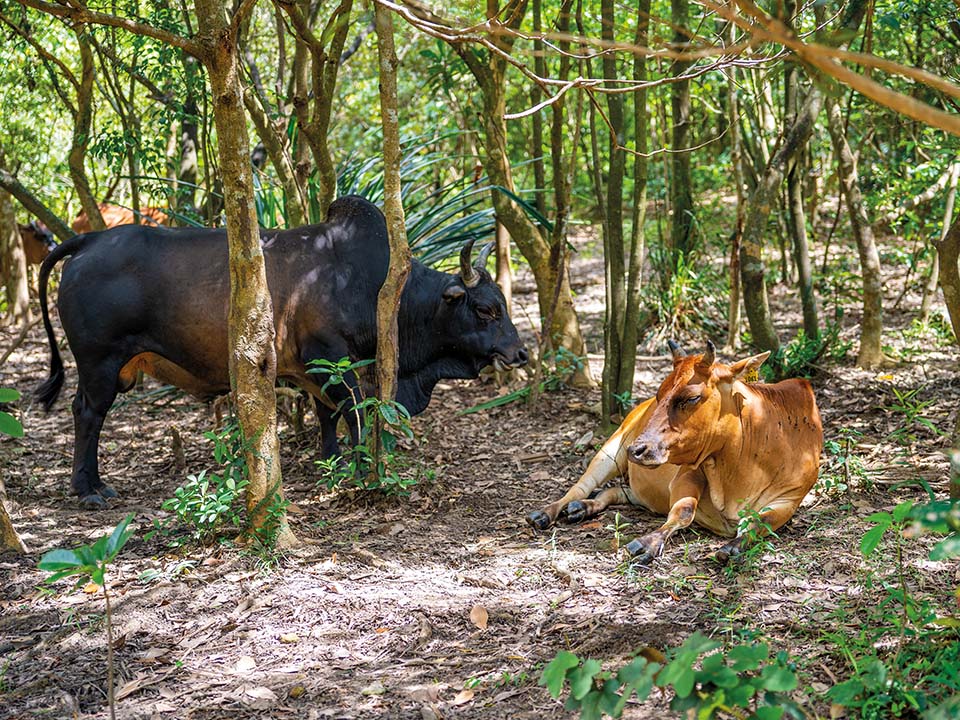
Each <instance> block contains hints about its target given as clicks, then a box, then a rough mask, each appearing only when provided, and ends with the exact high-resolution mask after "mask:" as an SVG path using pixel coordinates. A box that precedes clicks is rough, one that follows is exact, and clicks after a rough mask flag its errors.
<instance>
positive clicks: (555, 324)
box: [453, 0, 593, 385]
mask: <svg viewBox="0 0 960 720" xmlns="http://www.w3.org/2000/svg"><path fill="white" fill-rule="evenodd" d="M526 4H527V3H526V0H510V2H509V3H508V4H507V6H506V7H505V8H504V10H503V12H502V13H500V14H499V16H498V17H503V18H507V19H508V20H509V22H510V24H511V26H519V23H520V20H521V19H522V17H523V14H524V11H525V9H526ZM487 6H488V7H487V13H488V16H491V17H492V15H491V13H493V14H494V15H495V14H496V10H497V8H496V3H495V2H488V4H487ZM494 39H495V41H496V42H497V43H498V44H499V45H500V46H501V50H502V51H503V52H506V53H509V51H510V49H511V47H512V40H510V38H509V36H504V35H500V36H496V37H495V38H494ZM453 47H454V49H455V50H456V51H457V53H458V54H459V55H460V57H461V58H462V59H463V61H464V62H465V63H466V65H467V67H468V68H469V69H470V72H471V74H472V75H473V76H474V78H475V79H476V81H477V84H478V86H479V88H480V93H481V98H482V101H483V106H482V109H481V113H480V114H481V116H482V117H481V121H482V123H483V135H484V142H483V146H484V154H483V158H482V159H483V166H484V170H485V171H486V173H487V177H488V178H489V181H490V184H491V185H492V186H494V187H497V186H499V187H503V188H506V189H507V190H508V191H509V192H511V193H512V192H514V189H515V188H514V183H513V172H512V170H511V168H510V156H509V153H508V152H507V124H506V120H504V114H505V113H506V69H507V63H506V61H505V60H504V59H503V58H502V57H501V56H499V55H495V54H493V53H487V55H486V57H484V58H481V56H480V55H479V54H478V53H477V52H476V48H474V47H473V46H472V45H469V44H463V43H462V42H454V43H453ZM556 151H557V149H556V148H553V147H552V148H551V152H556ZM492 201H493V208H494V212H495V213H496V216H497V220H499V221H500V222H501V223H503V225H504V226H505V227H506V228H507V230H508V232H509V233H510V236H511V238H512V239H513V241H514V242H515V243H516V244H517V247H518V248H519V250H520V252H521V253H522V254H523V256H524V258H526V260H527V262H528V263H530V270H531V272H532V273H533V277H534V281H535V282H536V285H537V298H538V302H539V306H540V317H541V318H543V319H546V318H547V317H550V316H552V321H551V322H550V326H549V327H544V328H543V333H544V334H545V336H546V337H548V338H549V339H550V340H551V345H554V346H557V345H559V346H561V347H564V348H566V349H567V350H569V351H570V352H571V353H573V354H574V355H576V356H577V357H584V356H585V355H586V346H585V345H584V342H583V335H582V334H581V332H580V321H579V319H578V318H577V313H576V309H575V308H574V305H573V295H572V293H571V291H570V279H569V276H568V273H567V266H566V263H564V264H563V267H561V268H560V270H559V272H558V273H555V272H554V270H553V268H552V267H551V264H550V246H549V244H548V243H547V242H546V240H545V239H544V237H543V235H541V233H540V231H539V230H538V229H537V227H536V226H535V225H534V224H533V222H532V221H531V220H530V219H529V218H528V217H527V215H526V214H525V213H524V212H523V210H521V209H520V207H519V206H518V205H517V204H516V203H515V202H514V201H513V199H512V198H511V197H510V196H509V195H507V194H506V193H503V192H500V191H499V190H496V189H494V190H493V192H492ZM555 275H556V278H555ZM556 282H559V288H558V289H557V290H556V292H555V285H556ZM554 297H556V307H552V306H553V305H554V302H553V299H554ZM568 381H569V382H571V384H574V385H592V384H593V378H592V377H591V375H590V367H589V365H588V364H587V363H584V364H583V368H582V369H581V370H578V371H577V372H575V373H574V374H573V375H572V376H571V377H570V378H569V379H568Z"/></svg>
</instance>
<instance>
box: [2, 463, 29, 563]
mask: <svg viewBox="0 0 960 720" xmlns="http://www.w3.org/2000/svg"><path fill="white" fill-rule="evenodd" d="M6 501H7V488H6V487H5V486H4V484H3V477H2V476H0V550H13V551H14V552H18V553H26V552H27V546H26V545H25V544H24V542H23V540H22V539H21V538H20V535H18V534H17V530H16V528H15V527H13V521H12V520H11V519H10V513H8V512H7V504H6Z"/></svg>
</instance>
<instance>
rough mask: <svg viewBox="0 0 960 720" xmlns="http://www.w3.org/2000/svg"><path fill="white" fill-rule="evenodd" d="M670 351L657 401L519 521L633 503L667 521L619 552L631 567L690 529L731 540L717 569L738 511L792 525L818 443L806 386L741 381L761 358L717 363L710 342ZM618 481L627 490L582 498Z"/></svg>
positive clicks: (740, 530) (735, 546)
mask: <svg viewBox="0 0 960 720" xmlns="http://www.w3.org/2000/svg"><path fill="white" fill-rule="evenodd" d="M670 349H671V350H672V352H673V371H672V372H671V373H670V374H669V375H668V376H667V378H666V379H665V380H664V381H663V383H661V385H660V389H659V390H658V391H657V396H656V397H655V398H651V399H649V400H647V401H646V402H643V403H641V404H640V405H638V406H637V407H636V408H634V409H633V411H632V412H631V413H630V414H629V415H627V417H626V419H625V420H624V421H623V424H622V425H621V426H620V428H619V429H618V430H617V431H616V432H615V433H614V434H613V435H612V436H611V437H610V439H609V440H607V442H606V443H605V444H604V446H603V448H601V450H600V452H598V453H597V455H596V457H594V458H593V460H592V461H591V462H590V465H589V466H588V467H587V470H586V472H584V474H583V476H582V477H581V478H580V480H578V481H577V484H576V485H574V486H573V487H572V488H571V489H570V490H569V492H567V494H566V495H564V496H563V497H562V498H560V499H559V500H557V501H556V502H554V503H551V504H550V505H547V506H546V507H545V508H543V509H542V510H535V511H533V512H531V513H530V514H529V515H527V522H528V523H530V524H531V525H532V526H533V527H534V528H536V529H538V530H545V529H546V528H548V527H550V525H551V524H553V523H554V522H555V521H556V520H557V519H558V518H560V519H561V520H564V521H566V522H579V521H581V520H583V519H585V518H589V517H593V516H595V515H597V514H599V513H600V512H602V511H603V510H605V509H606V508H607V507H608V506H610V505H623V504H627V503H630V504H633V505H642V506H644V507H646V508H648V509H650V510H652V511H653V512H656V513H659V514H661V515H666V516H667V521H666V522H665V523H664V524H663V526H662V527H661V528H660V529H659V530H656V531H655V532H652V533H650V534H649V535H645V536H644V537H642V538H639V539H635V540H633V541H632V542H631V543H629V544H628V545H627V551H628V552H629V553H630V554H631V555H633V556H635V557H636V558H637V559H638V560H639V561H640V562H642V563H649V562H650V561H652V560H653V559H654V558H655V557H657V556H658V555H659V554H660V553H661V551H662V550H663V545H664V543H665V542H666V541H667V538H669V537H670V536H671V535H672V534H673V533H674V532H676V531H677V530H679V529H680V528H685V527H687V526H688V525H690V523H692V522H696V523H697V524H698V525H702V526H703V527H705V528H707V529H709V530H712V531H713V532H715V533H717V534H718V535H721V536H723V537H733V538H734V540H732V541H731V542H730V543H728V544H727V545H725V546H724V547H723V548H722V549H721V550H720V551H718V552H717V557H718V559H720V560H721V561H726V560H727V559H729V558H730V556H731V555H736V554H737V553H739V551H740V541H741V539H742V536H743V534H744V533H745V532H746V528H744V527H742V526H741V523H740V513H741V511H742V510H745V509H752V510H754V511H756V512H757V513H759V516H760V518H761V519H762V521H763V522H764V523H766V524H767V525H769V526H770V529H771V530H774V531H775V530H776V529H777V528H779V527H780V526H781V525H783V524H784V523H785V522H787V521H788V520H789V519H790V518H791V517H793V514H794V513H795V512H796V511H797V507H798V506H799V505H800V501H801V500H803V498H804V496H805V495H806V494H807V492H808V491H809V490H810V488H811V487H813V484H814V483H815V482H816V481H817V473H818V471H819V468H820V450H821V448H822V445H823V428H822V426H821V424H820V413H819V412H818V410H817V403H816V400H815V399H814V397H813V389H812V388H811V387H810V383H809V382H807V381H806V380H784V381H783V382H779V383H776V384H773V385H763V384H748V383H746V382H744V381H743V379H742V378H743V377H744V376H745V375H746V374H747V373H750V372H751V371H755V370H756V369H757V368H758V367H760V365H762V364H763V361H764V360H766V359H767V356H768V355H769V354H770V353H768V352H766V353H762V354H760V355H754V356H753V357H749V358H746V359H744V360H740V361H739V362H735V363H733V364H732V365H724V364H723V363H719V362H716V361H715V348H714V345H713V343H711V342H710V341H709V340H708V341H707V352H706V353H704V354H703V355H684V353H683V351H682V350H681V349H680V347H679V346H678V345H677V344H676V343H674V342H672V341H671V342H670ZM627 461H629V463H628V462H627ZM624 474H626V475H627V476H628V478H629V482H630V484H629V487H611V488H607V489H606V490H603V491H602V492H601V493H600V494H599V495H597V496H596V497H595V498H593V499H588V498H589V497H590V495H591V493H593V492H594V491H595V490H597V489H598V488H601V487H603V485H605V484H606V483H607V482H608V481H609V480H611V479H613V478H615V477H618V476H622V475H624ZM760 531H761V532H764V528H760Z"/></svg>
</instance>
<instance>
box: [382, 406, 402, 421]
mask: <svg viewBox="0 0 960 720" xmlns="http://www.w3.org/2000/svg"><path fill="white" fill-rule="evenodd" d="M380 417H382V418H383V419H384V421H385V422H386V423H387V424H389V425H396V424H397V423H398V422H399V421H400V418H399V417H398V415H397V411H396V408H394V407H393V406H392V405H389V404H387V403H383V404H381V405H380Z"/></svg>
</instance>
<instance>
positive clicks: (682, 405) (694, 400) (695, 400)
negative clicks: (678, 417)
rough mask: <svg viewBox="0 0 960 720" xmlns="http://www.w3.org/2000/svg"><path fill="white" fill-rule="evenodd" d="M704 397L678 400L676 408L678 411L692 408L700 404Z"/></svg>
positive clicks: (697, 396) (693, 396) (698, 396)
mask: <svg viewBox="0 0 960 720" xmlns="http://www.w3.org/2000/svg"><path fill="white" fill-rule="evenodd" d="M702 397H703V396H702V395H692V396H691V397H683V398H677V400H676V402H675V403H674V407H676V408H677V409H678V410H679V409H683V408H686V407H691V406H693V405H696V404H697V403H698V402H700V399H701V398H702Z"/></svg>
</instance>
